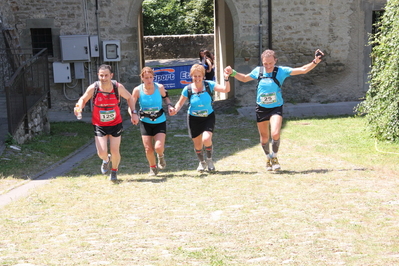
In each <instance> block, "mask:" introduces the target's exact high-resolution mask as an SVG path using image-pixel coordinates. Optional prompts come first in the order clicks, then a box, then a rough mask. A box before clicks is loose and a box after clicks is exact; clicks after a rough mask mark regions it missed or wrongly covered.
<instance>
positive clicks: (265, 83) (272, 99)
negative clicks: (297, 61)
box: [249, 66, 292, 108]
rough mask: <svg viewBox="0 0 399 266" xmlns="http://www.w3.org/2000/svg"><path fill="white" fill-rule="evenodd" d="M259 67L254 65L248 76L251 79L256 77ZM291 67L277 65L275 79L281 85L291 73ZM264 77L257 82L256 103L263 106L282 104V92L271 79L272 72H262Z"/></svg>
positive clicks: (272, 106) (269, 106)
mask: <svg viewBox="0 0 399 266" xmlns="http://www.w3.org/2000/svg"><path fill="white" fill-rule="evenodd" d="M259 70H260V67H256V68H255V69H254V70H252V72H251V73H250V74H249V76H250V77H251V78H253V79H256V80H257V79H258V76H259ZM291 72H292V68H290V67H281V66H279V67H278V71H277V76H276V78H277V80H278V81H279V82H280V84H281V86H283V83H284V80H285V79H286V78H287V77H289V76H290V75H291ZM263 76H264V77H269V78H263V79H261V80H260V82H259V86H258V88H257V90H256V91H257V93H256V103H257V104H258V105H260V106H262V107H265V108H274V107H279V106H282V105H283V104H284V100H283V94H282V92H281V88H280V87H279V86H278V85H277V84H276V83H275V82H274V81H273V79H271V77H272V73H266V71H265V72H264V73H263Z"/></svg>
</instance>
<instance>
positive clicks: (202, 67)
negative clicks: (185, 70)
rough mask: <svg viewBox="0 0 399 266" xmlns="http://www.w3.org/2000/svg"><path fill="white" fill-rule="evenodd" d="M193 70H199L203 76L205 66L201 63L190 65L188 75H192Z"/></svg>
mask: <svg viewBox="0 0 399 266" xmlns="http://www.w3.org/2000/svg"><path fill="white" fill-rule="evenodd" d="M195 71H199V72H200V73H201V74H202V76H204V77H205V68H204V66H203V65H200V64H194V65H193V66H192V67H191V69H190V76H191V77H192V76H193V73H194V72H195Z"/></svg>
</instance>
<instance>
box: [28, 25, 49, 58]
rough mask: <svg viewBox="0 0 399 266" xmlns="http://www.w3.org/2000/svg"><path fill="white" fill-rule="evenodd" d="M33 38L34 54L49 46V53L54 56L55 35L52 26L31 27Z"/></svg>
mask: <svg viewBox="0 0 399 266" xmlns="http://www.w3.org/2000/svg"><path fill="white" fill-rule="evenodd" d="M30 35H31V38H32V51H33V55H35V54H37V53H38V52H40V51H41V50H42V49H43V48H47V53H48V55H50V56H53V36H52V34H51V29H50V28H40V29H33V28H32V29H30Z"/></svg>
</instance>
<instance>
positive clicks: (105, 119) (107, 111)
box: [91, 89, 122, 127]
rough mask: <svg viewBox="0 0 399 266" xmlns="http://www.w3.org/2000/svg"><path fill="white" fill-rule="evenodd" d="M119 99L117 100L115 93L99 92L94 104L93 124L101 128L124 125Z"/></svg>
mask: <svg viewBox="0 0 399 266" xmlns="http://www.w3.org/2000/svg"><path fill="white" fill-rule="evenodd" d="M118 104H119V99H117V98H116V95H115V91H114V89H112V91H111V92H102V91H101V90H100V89H99V90H98V93H97V96H96V98H95V99H94V103H93V115H92V120H91V121H92V124H93V125H96V126H101V127H108V126H115V125H117V124H120V123H122V116H121V110H120V108H119V105H118Z"/></svg>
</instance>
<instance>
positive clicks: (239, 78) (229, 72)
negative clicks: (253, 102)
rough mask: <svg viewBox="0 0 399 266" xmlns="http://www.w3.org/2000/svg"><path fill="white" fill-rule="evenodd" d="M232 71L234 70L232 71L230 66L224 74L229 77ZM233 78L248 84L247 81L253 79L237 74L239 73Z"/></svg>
mask: <svg viewBox="0 0 399 266" xmlns="http://www.w3.org/2000/svg"><path fill="white" fill-rule="evenodd" d="M234 71H235V70H233V68H232V67H231V66H227V67H226V68H225V69H224V73H225V74H227V75H229V76H230V75H232V74H233V73H234ZM234 78H236V79H237V80H239V81H241V82H248V81H251V80H254V79H253V78H251V77H250V76H249V74H247V75H245V74H242V73H239V72H236V74H235V76H234Z"/></svg>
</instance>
